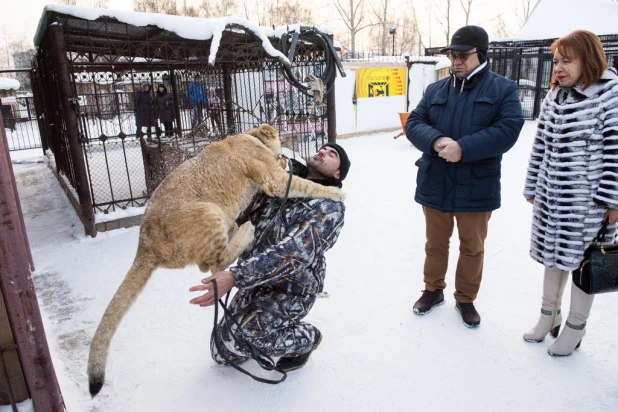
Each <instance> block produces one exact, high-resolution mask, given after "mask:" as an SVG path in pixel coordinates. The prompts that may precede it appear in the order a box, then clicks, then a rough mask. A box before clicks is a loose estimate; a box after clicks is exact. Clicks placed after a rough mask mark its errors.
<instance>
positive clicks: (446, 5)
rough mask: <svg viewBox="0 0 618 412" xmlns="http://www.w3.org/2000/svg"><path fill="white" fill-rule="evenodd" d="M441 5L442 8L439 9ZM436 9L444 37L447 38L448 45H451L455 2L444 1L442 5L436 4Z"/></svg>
mask: <svg viewBox="0 0 618 412" xmlns="http://www.w3.org/2000/svg"><path fill="white" fill-rule="evenodd" d="M438 5H441V6H442V7H438ZM434 7H437V8H438V16H442V17H438V23H439V24H440V26H442V29H443V30H444V35H445V37H446V43H444V44H449V42H450V41H451V17H452V13H453V0H442V3H441V4H440V3H437V2H436V3H434Z"/></svg>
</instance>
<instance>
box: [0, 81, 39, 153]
mask: <svg viewBox="0 0 618 412" xmlns="http://www.w3.org/2000/svg"><path fill="white" fill-rule="evenodd" d="M24 71H26V72H29V71H30V70H29V69H28V70H23V69H18V70H2V71H0V73H2V74H7V73H8V74H9V75H15V74H17V73H20V72H24ZM26 74H27V75H28V76H30V73H26ZM1 100H2V104H1V105H0V112H1V113H2V117H3V121H2V126H3V127H4V131H5V133H6V136H7V140H8V145H9V150H10V152H11V159H12V160H13V162H20V161H32V160H37V159H40V158H41V157H42V156H43V154H44V152H43V144H42V141H41V135H40V132H39V125H38V118H37V111H36V106H35V104H34V98H33V96H32V93H31V92H26V93H20V94H17V95H15V96H6V97H2V99H1Z"/></svg>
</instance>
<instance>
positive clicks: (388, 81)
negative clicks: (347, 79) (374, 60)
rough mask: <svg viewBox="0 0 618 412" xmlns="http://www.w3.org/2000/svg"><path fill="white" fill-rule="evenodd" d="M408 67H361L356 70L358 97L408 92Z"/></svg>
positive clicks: (394, 94) (387, 95) (400, 94)
mask: <svg viewBox="0 0 618 412" xmlns="http://www.w3.org/2000/svg"><path fill="white" fill-rule="evenodd" d="M405 90H406V69H405V68H403V69H360V70H358V71H357V72H356V97H357V98H359V99H360V98H363V97H389V96H404V95H405V94H406V92H405Z"/></svg>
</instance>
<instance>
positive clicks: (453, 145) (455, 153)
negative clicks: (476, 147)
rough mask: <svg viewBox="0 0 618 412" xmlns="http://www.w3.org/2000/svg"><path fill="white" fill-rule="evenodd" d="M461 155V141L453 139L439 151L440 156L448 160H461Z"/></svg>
mask: <svg viewBox="0 0 618 412" xmlns="http://www.w3.org/2000/svg"><path fill="white" fill-rule="evenodd" d="M438 140H440V139H438ZM461 155H462V151H461V146H459V143H457V142H456V141H454V140H452V139H451V141H450V142H448V143H447V144H446V145H445V146H444V148H443V149H442V150H440V152H438V156H440V157H441V158H442V159H444V160H446V161H447V162H459V161H460V160H461Z"/></svg>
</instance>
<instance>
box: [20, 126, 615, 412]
mask: <svg viewBox="0 0 618 412" xmlns="http://www.w3.org/2000/svg"><path fill="white" fill-rule="evenodd" d="M534 127H535V124H534V123H533V122H527V123H526V125H525V127H524V130H523V132H522V134H521V137H520V139H519V141H518V143H517V144H516V145H515V147H514V148H513V149H512V150H511V151H510V152H508V153H507V154H506V155H505V156H504V161H503V173H502V184H503V185H502V187H503V189H502V193H503V206H502V208H501V209H499V210H497V211H495V212H494V214H493V215H492V218H491V221H490V230H489V235H488V238H487V243H486V252H485V269H484V273H485V276H484V279H483V283H482V285H481V291H480V293H479V297H478V299H477V301H476V302H475V304H476V306H477V309H478V310H479V312H480V314H481V316H482V323H481V326H480V327H479V328H478V329H468V328H466V327H465V326H464V325H463V324H462V322H461V317H460V315H459V314H458V313H457V312H456V311H455V309H454V304H455V301H454V299H453V296H452V293H453V283H454V282H453V280H454V279H453V276H454V275H453V271H454V268H455V264H456V259H457V253H456V251H457V249H458V242H457V239H456V236H455V237H454V238H453V241H452V253H451V258H450V260H449V263H450V265H449V272H448V275H447V284H448V287H447V289H446V293H445V298H446V305H444V306H440V307H439V308H436V309H435V310H433V311H432V312H431V313H430V314H428V315H426V316H417V315H415V314H413V312H412V306H413V304H414V302H415V301H416V299H418V297H419V296H420V294H421V289H423V282H422V267H423V258H424V240H425V234H424V232H425V225H424V219H423V213H422V210H421V207H420V206H419V205H418V204H416V203H415V202H414V200H413V196H414V188H415V176H416V167H415V166H414V162H415V161H416V159H417V158H418V157H419V156H420V153H419V152H418V151H417V150H416V149H414V148H413V147H412V146H411V145H410V143H409V142H408V141H407V140H405V138H404V137H401V138H399V139H397V140H393V136H394V134H395V133H394V132H392V133H383V134H372V135H365V136H361V137H355V138H351V139H345V140H340V141H339V143H340V144H341V145H342V146H343V147H344V148H345V149H346V151H347V152H348V154H349V157H350V160H351V162H352V167H351V170H350V174H349V175H348V177H347V179H346V180H345V182H344V189H345V190H346V192H347V194H348V198H347V200H346V208H347V211H346V222H345V226H344V228H343V230H342V232H341V236H340V238H339V241H338V242H337V244H336V245H335V246H334V247H333V249H331V250H330V251H329V252H328V254H327V262H328V267H327V277H326V285H325V290H326V291H327V292H328V297H325V298H321V299H318V301H317V303H316V305H315V306H314V308H313V310H312V311H311V313H310V314H309V316H308V318H307V320H308V321H309V322H311V323H313V324H315V325H316V326H317V327H318V328H319V329H320V330H321V331H322V333H323V335H324V339H323V341H322V344H321V345H320V347H319V349H318V350H317V351H316V352H314V353H313V355H312V356H311V358H310V360H309V362H308V364H307V365H306V366H305V367H304V368H302V369H301V370H299V371H295V372H291V373H290V374H289V376H288V378H287V380H286V381H285V382H283V383H282V384H280V385H274V386H273V385H265V384H261V383H258V382H255V381H253V380H251V379H250V378H248V377H247V376H245V375H242V374H240V373H238V372H237V371H235V370H233V369H232V368H229V367H224V366H219V365H217V364H216V363H215V362H214V361H213V360H212V359H211V357H210V351H209V337H210V333H211V328H212V324H213V309H212V308H199V307H194V306H192V305H190V304H189V300H190V299H191V298H193V297H195V296H197V295H196V294H193V293H190V292H188V289H189V287H191V286H193V285H195V284H198V283H199V280H200V279H202V278H203V277H204V275H203V274H202V273H200V272H199V270H198V269H197V268H196V267H188V268H185V269H184V270H163V269H159V270H157V271H156V272H155V273H154V275H153V277H152V279H151V280H150V282H149V284H148V285H147V286H146V288H145V290H144V292H143V293H142V295H141V296H140V297H139V298H138V300H137V302H136V303H135V305H134V306H133V308H132V309H131V310H130V312H129V313H128V315H127V316H126V317H125V319H124V321H123V322H122V324H121V325H120V327H119V329H118V332H117V333H116V336H115V338H114V340H113V342H112V345H111V350H110V355H109V361H108V365H107V380H106V384H105V386H104V387H103V389H102V391H101V393H100V394H99V395H98V396H97V397H95V398H94V399H91V397H90V394H89V393H88V384H87V378H86V361H87V358H88V350H89V343H90V340H91V338H92V336H93V334H94V331H95V328H96V327H97V325H98V322H99V320H100V319H101V316H102V314H103V311H104V310H105V307H106V306H107V304H108V302H109V300H110V299H111V297H112V295H113V293H114V292H115V291H116V289H117V288H118V286H119V284H120V282H121V281H122V279H123V278H124V275H125V274H126V272H127V270H128V269H129V267H130V265H131V262H132V260H133V257H134V253H135V251H136V248H137V241H138V233H139V228H138V227H133V228H129V229H119V230H114V231H110V232H105V233H99V234H98V235H97V237H96V238H89V237H86V236H85V235H84V231H83V227H82V225H81V223H80V221H79V219H78V218H77V216H76V214H75V212H74V210H73V208H72V207H71V205H70V204H69V201H68V200H67V197H66V195H65V194H64V193H63V192H62V190H61V188H60V185H59V184H58V182H57V180H56V179H55V178H54V176H53V175H52V173H51V172H50V171H49V169H48V168H47V167H46V165H44V164H16V165H14V168H15V174H16V178H17V181H18V187H19V194H20V198H21V204H22V207H23V211H24V214H25V222H26V227H27V230H28V237H29V239H30V244H31V248H32V254H33V257H34V263H35V267H36V271H35V273H34V274H33V278H34V282H35V285H36V290H37V295H38V299H39V305H40V306H41V311H42V316H43V320H44V325H45V329H46V333H47V338H48V342H49V345H50V350H51V354H52V359H53V361H54V366H55V370H56V373H57V375H58V379H59V382H60V387H61V389H62V393H63V396H64V401H65V404H66V407H67V410H69V411H132V412H139V411H204V410H212V411H286V412H287V411H378V410H383V411H402V410H408V411H410V410H419V411H420V410H426V411H497V410H501V411H565V410H573V411H584V410H585V411H615V410H618V387H617V386H616V382H617V381H618V353H617V352H616V350H617V346H616V343H617V342H618V329H616V328H615V320H614V317H615V314H616V313H618V299H616V296H618V295H614V294H606V295H600V296H598V297H597V298H596V301H595V304H594V306H593V310H592V315H591V317H590V319H589V322H588V331H587V334H586V337H585V338H584V340H583V342H582V346H581V348H580V349H578V350H577V351H576V352H575V353H574V354H573V355H572V356H571V357H568V358H553V357H550V356H549V355H548V354H547V348H548V346H549V345H550V344H551V343H552V342H553V339H552V338H550V337H548V338H547V339H546V341H545V342H543V343H538V344H532V343H527V342H525V341H524V340H523V339H522V334H523V332H524V331H525V330H527V329H528V328H530V327H531V326H533V325H534V324H535V323H536V321H537V319H538V315H539V309H540V303H541V299H540V298H541V284H542V272H543V268H542V266H541V265H539V264H538V263H535V262H533V261H532V260H531V259H530V258H529V256H528V247H529V234H530V222H531V206H530V205H529V204H528V203H527V202H526V201H525V200H524V198H523V196H522V191H523V185H524V179H525V170H526V165H527V159H528V154H529V151H530V148H531V144H532V139H533V135H534ZM569 293H570V292H569V288H567V291H566V293H565V298H564V302H565V303H564V306H563V310H564V311H565V312H568V306H569V305H568V302H569ZM248 367H249V368H250V370H251V371H253V372H260V370H259V369H258V368H257V366H256V364H255V363H254V362H253V361H250V363H249V365H248Z"/></svg>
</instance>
